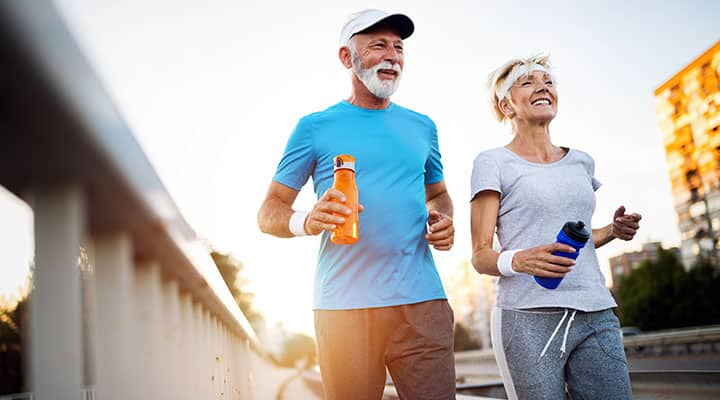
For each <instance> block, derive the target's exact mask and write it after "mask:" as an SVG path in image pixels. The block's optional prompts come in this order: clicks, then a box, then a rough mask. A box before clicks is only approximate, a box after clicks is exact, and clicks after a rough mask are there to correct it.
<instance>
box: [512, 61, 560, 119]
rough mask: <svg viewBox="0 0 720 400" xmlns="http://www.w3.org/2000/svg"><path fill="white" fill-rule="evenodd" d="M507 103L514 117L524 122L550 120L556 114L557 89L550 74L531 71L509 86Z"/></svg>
mask: <svg viewBox="0 0 720 400" xmlns="http://www.w3.org/2000/svg"><path fill="white" fill-rule="evenodd" d="M508 100H509V105H510V108H511V110H512V112H513V113H514V118H517V119H518V120H519V121H526V122H550V121H552V119H553V118H555V115H556V114H557V90H556V89H555V84H554V82H553V80H552V76H550V75H549V74H548V73H546V72H543V71H533V72H532V73H530V74H529V75H527V76H523V77H520V79H518V80H517V81H516V82H515V83H514V84H513V85H512V87H511V88H510V98H509V99H508Z"/></svg>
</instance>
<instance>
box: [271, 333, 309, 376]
mask: <svg viewBox="0 0 720 400" xmlns="http://www.w3.org/2000/svg"><path fill="white" fill-rule="evenodd" d="M273 360H274V361H275V363H276V364H277V365H279V366H281V367H287V368H301V369H308V368H310V367H312V366H313V365H315V364H317V351H316V349H315V340H314V339H313V338H312V337H310V336H308V335H304V334H302V333H296V334H294V335H292V336H290V338H288V339H287V340H285V342H284V343H283V349H282V354H280V356H279V357H273Z"/></svg>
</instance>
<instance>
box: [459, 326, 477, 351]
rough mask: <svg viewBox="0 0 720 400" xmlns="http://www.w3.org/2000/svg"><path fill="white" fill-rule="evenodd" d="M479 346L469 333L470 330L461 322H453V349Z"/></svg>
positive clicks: (461, 349)
mask: <svg viewBox="0 0 720 400" xmlns="http://www.w3.org/2000/svg"><path fill="white" fill-rule="evenodd" d="M480 347H482V346H481V345H480V343H478V341H477V340H475V339H473V338H472V336H471V335H470V331H469V330H468V329H467V328H466V327H465V326H464V325H463V324H461V323H459V322H458V323H456V324H455V347H454V349H453V350H455V351H466V350H477V349H479V348H480Z"/></svg>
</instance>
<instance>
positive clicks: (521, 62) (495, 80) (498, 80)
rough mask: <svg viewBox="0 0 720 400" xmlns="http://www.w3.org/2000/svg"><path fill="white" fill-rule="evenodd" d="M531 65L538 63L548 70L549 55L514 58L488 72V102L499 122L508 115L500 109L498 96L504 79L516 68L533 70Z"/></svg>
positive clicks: (503, 120) (504, 119)
mask: <svg viewBox="0 0 720 400" xmlns="http://www.w3.org/2000/svg"><path fill="white" fill-rule="evenodd" d="M533 65H539V66H542V67H544V68H545V69H547V70H548V71H550V57H548V56H547V55H542V54H537V55H534V56H532V57H528V58H525V59H521V58H516V59H513V60H510V61H508V62H506V63H505V64H503V66H502V67H500V68H498V69H496V70H495V71H493V72H492V73H491V74H490V77H489V78H488V89H489V90H490V104H491V106H492V110H493V114H495V118H497V120H498V121H500V122H505V121H506V120H507V119H508V117H507V116H506V115H505V113H503V112H502V110H501V109H500V105H499V104H498V103H499V102H500V98H499V97H498V91H499V90H500V88H501V87H502V86H503V84H504V83H505V80H506V79H507V78H508V76H510V74H511V73H512V72H513V70H515V69H516V68H519V67H521V66H525V68H526V70H527V71H532V70H533Z"/></svg>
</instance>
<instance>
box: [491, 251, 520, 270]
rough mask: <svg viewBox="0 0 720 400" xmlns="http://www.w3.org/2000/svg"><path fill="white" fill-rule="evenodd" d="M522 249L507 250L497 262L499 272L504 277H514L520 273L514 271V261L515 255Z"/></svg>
mask: <svg viewBox="0 0 720 400" xmlns="http://www.w3.org/2000/svg"><path fill="white" fill-rule="evenodd" d="M521 250H522V249H516V250H506V251H503V252H502V253H500V257H498V260H497V266H498V271H500V274H501V275H503V276H513V275H517V274H519V272H517V271H515V270H514V269H512V259H513V256H514V255H515V253H517V252H518V251H521Z"/></svg>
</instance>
